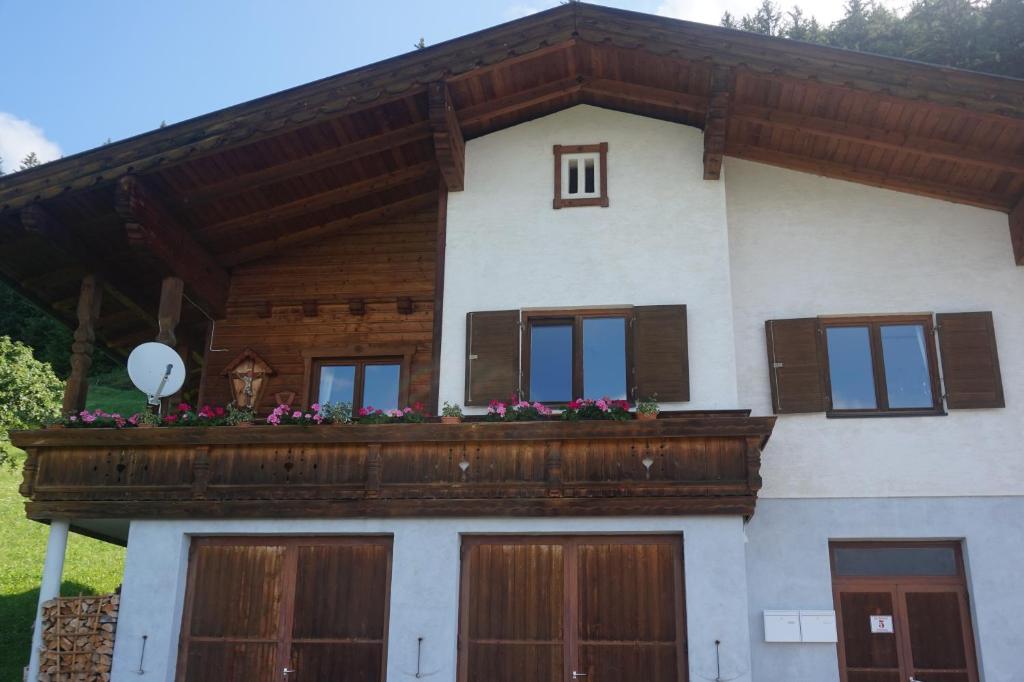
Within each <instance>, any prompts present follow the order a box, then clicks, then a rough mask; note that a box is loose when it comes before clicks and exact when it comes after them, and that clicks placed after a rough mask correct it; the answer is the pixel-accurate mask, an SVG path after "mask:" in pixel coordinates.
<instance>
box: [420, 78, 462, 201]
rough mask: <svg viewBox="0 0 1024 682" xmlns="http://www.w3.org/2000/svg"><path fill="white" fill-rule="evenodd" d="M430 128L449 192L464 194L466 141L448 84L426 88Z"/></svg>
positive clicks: (435, 151) (433, 84) (434, 84)
mask: <svg viewBox="0 0 1024 682" xmlns="http://www.w3.org/2000/svg"><path fill="white" fill-rule="evenodd" d="M427 98H428V99H427V101H428V111H429V115H430V128H431V131H432V133H433V137H434V156H435V158H436V159H437V165H438V168H440V170H441V177H442V178H443V179H444V184H445V186H446V187H447V188H448V191H449V192H461V191H462V189H463V187H464V185H465V175H466V141H465V140H464V139H463V137H462V128H461V127H460V126H459V117H458V116H457V115H456V114H455V108H454V107H453V106H452V97H451V94H450V93H449V92H448V84H447V83H445V82H444V81H438V82H436V83H431V84H430V87H429V88H427Z"/></svg>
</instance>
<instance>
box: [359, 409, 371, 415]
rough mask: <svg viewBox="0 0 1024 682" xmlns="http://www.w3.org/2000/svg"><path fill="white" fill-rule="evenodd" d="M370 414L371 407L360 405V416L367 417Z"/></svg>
mask: <svg viewBox="0 0 1024 682" xmlns="http://www.w3.org/2000/svg"><path fill="white" fill-rule="evenodd" d="M368 414H370V408H367V407H360V408H359V416H360V417H365V416H366V415H368Z"/></svg>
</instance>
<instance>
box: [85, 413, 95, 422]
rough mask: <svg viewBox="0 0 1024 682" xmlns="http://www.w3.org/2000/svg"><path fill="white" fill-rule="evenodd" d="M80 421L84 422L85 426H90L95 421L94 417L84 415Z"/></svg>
mask: <svg viewBox="0 0 1024 682" xmlns="http://www.w3.org/2000/svg"><path fill="white" fill-rule="evenodd" d="M82 421H84V422H85V423H86V424H92V423H93V422H94V421H96V415H94V414H86V415H85V416H83V417H82Z"/></svg>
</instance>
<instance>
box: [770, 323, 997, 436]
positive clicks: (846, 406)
mask: <svg viewBox="0 0 1024 682" xmlns="http://www.w3.org/2000/svg"><path fill="white" fill-rule="evenodd" d="M936 320H937V324H933V322H932V316H931V315H921V314H914V315H875V316H842V317H817V318H800V319H791V320H768V321H767V322H766V323H765V331H766V335H767V347H768V366H769V377H770V380H771V389H772V407H773V409H774V411H775V413H776V414H785V413H796V412H820V411H826V412H827V414H828V416H830V417H858V416H924V415H941V414H945V412H944V410H943V395H942V387H943V385H944V386H945V389H946V395H945V399H946V406H947V407H948V408H949V409H958V408H979V407H1003V405H1004V402H1003V391H1002V382H1001V379H1000V376H999V359H998V356H997V354H996V346H995V334H994V331H993V323H992V314H991V313H988V312H983V313H946V314H939V315H937V316H936ZM933 332H937V335H938V337H939V344H940V346H941V349H940V350H941V366H942V374H941V375H940V373H939V365H940V362H939V357H940V356H939V352H938V351H937V349H936V346H935V335H936V334H935V333H933Z"/></svg>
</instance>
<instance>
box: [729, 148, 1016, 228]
mask: <svg viewBox="0 0 1024 682" xmlns="http://www.w3.org/2000/svg"><path fill="white" fill-rule="evenodd" d="M727 154H728V155H729V156H735V157H737V158H740V159H748V160H750V161H758V162H761V163H767V164H770V165H773V166H781V167H783V168H790V169H793V170H799V171H804V172H807V173H815V174H816V175H824V176H826V177H831V178H838V179H840V180H849V181H850V182H859V183H861V184H864V185H872V186H874V187H881V188H883V189H891V190H895V191H899V192H907V193H908V194H919V195H921V196H926V197H932V198H935V199H943V200H945V201H953V202H956V203H959V204H968V205H970V206H977V207H979V208H988V209H993V210H997V211H1006V210H1007V206H1006V199H1005V198H1004V197H1002V196H999V195H997V194H991V193H989V192H980V191H978V190H972V189H967V188H963V187H953V186H951V185H946V184H940V183H936V182H929V181H927V180H921V179H919V178H914V177H909V176H905V175H892V174H889V173H882V172H880V171H876V170H870V169H867V168H856V167H851V166H850V165H848V164H845V163H837V162H835V161H825V160H821V159H813V158H808V157H806V156H799V155H797V154H788V153H785V152H778V151H774V150H772V149H765V148H763V147H755V146H753V145H742V144H735V143H732V142H730V143H729V145H728V147H727Z"/></svg>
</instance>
